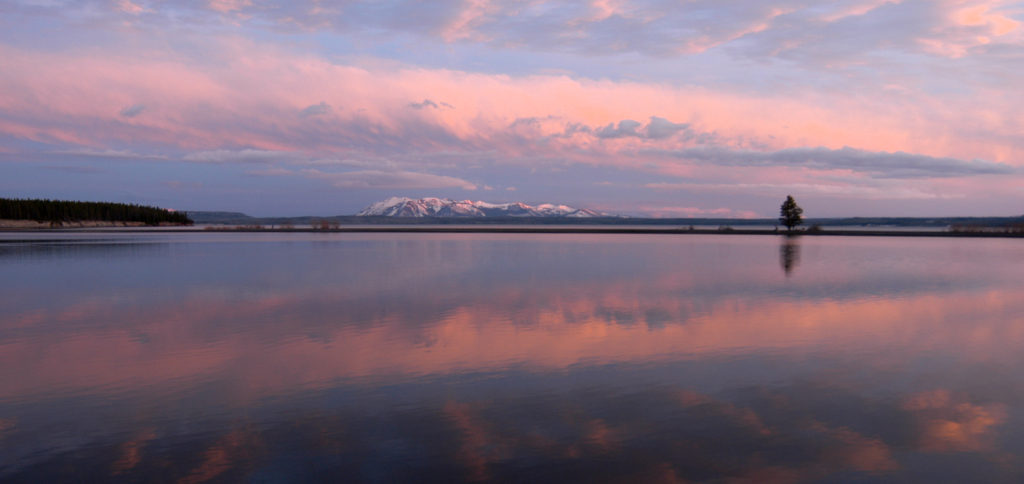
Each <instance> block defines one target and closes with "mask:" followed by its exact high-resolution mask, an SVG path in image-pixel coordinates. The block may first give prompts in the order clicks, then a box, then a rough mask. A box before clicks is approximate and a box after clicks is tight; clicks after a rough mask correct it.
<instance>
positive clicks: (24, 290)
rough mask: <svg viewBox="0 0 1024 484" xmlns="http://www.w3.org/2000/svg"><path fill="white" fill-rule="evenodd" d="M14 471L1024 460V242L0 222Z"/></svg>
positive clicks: (35, 476)
mask: <svg viewBox="0 0 1024 484" xmlns="http://www.w3.org/2000/svg"><path fill="white" fill-rule="evenodd" d="M0 274H2V276H3V277H2V278H0V309H2V311H0V481H13V482H19V481H23V482H53V481H85V482H91V481H157V482H204V481H209V480H214V481H243V482H277V481H288V480H292V481H295V480H301V481H318V480H319V481H350V482H352V481H355V482H359V481H362V482H401V481H440V482H458V481H481V480H489V481H520V482H524V481H525V482H536V481H583V482H607V481H611V482H674V481H720V480H726V481H728V480H743V479H747V480H750V481H755V482H805V481H829V482H835V481H843V482H850V481H868V480H871V481H878V480H881V481H900V482H905V481H908V480H913V481H937V482H965V481H972V482H980V481H996V482H999V481H1003V482H1019V481H1021V480H1024V378H1022V377H1021V373H1020V371H1021V370H1020V369H1021V368H1022V367H1024V276H1022V275H1024V243H1022V241H1020V240H964V239H920V238H862V237H857V238H839V237H835V238H833V237H813V238H811V237H808V238H803V239H799V240H786V239H784V238H776V237H771V236H705V235H683V236H671V235H552V234H538V235H494V234H477V235H474V234H458V235H429V234H230V233H228V234H222V233H216V234H214V233H210V234H207V233H197V234H167V233H164V234H160V233H140V234H115V233H4V234H0Z"/></svg>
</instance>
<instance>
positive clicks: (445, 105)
mask: <svg viewBox="0 0 1024 484" xmlns="http://www.w3.org/2000/svg"><path fill="white" fill-rule="evenodd" d="M409 107H410V108H413V109H424V108H434V109H441V108H448V109H454V108H455V106H452V105H451V104H448V103H446V102H444V101H442V102H440V103H437V102H434V101H431V100H430V99H424V100H423V101H421V102H418V103H409Z"/></svg>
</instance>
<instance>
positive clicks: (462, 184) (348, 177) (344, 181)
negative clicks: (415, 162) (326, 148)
mask: <svg viewBox="0 0 1024 484" xmlns="http://www.w3.org/2000/svg"><path fill="white" fill-rule="evenodd" d="M301 174H302V175H304V176H307V177H310V178H316V179H320V180H326V181H328V182H330V183H331V184H332V185H334V186H336V187H338V188H369V189H388V190H422V189H442V188H460V189H462V190H476V189H477V185H476V184H474V183H471V182H468V181H466V180H463V179H460V178H455V177H451V176H444V175H432V174H429V173H417V172H411V171H381V170H360V171H349V172H340V173H332V172H324V171H320V170H316V169H305V170H302V171H301Z"/></svg>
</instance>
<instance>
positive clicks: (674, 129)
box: [647, 116, 690, 139]
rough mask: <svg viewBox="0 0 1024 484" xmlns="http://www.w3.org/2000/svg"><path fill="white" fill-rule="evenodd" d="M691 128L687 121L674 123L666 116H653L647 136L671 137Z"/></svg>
mask: <svg viewBox="0 0 1024 484" xmlns="http://www.w3.org/2000/svg"><path fill="white" fill-rule="evenodd" d="M689 128H690V125H689V124H687V123H673V122H672V121H669V120H667V119H665V118H659V117H657V116H651V121H650V123H648V124H647V137H648V138H651V139H664V138H669V137H671V136H673V135H675V134H676V133H678V132H680V131H685V130H687V129H689Z"/></svg>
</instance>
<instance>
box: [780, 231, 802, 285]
mask: <svg viewBox="0 0 1024 484" xmlns="http://www.w3.org/2000/svg"><path fill="white" fill-rule="evenodd" d="M799 263H800V238H799V237H797V236H789V235H787V236H786V237H785V238H783V239H782V245H780V246H779V264H781V265H782V271H783V272H785V273H786V276H787V277H789V276H790V275H791V274H792V273H793V269H796V266H797V264H799Z"/></svg>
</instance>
